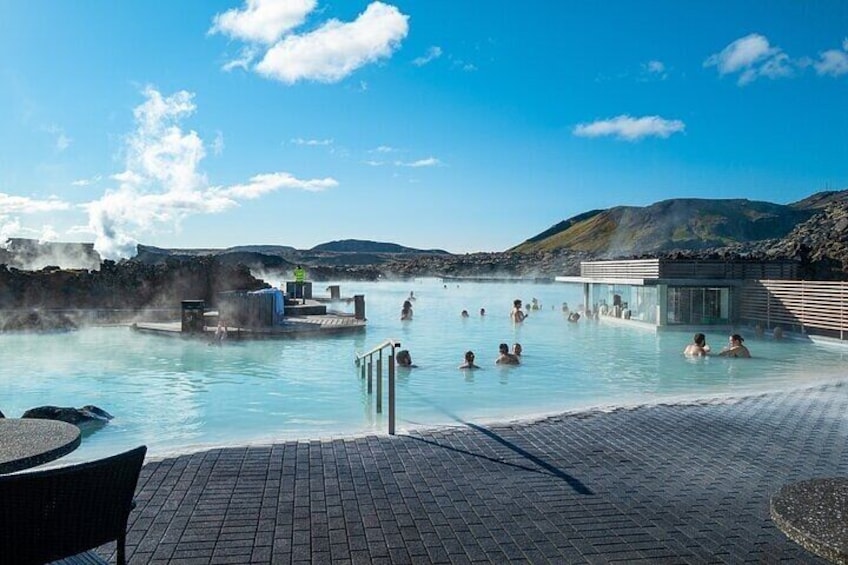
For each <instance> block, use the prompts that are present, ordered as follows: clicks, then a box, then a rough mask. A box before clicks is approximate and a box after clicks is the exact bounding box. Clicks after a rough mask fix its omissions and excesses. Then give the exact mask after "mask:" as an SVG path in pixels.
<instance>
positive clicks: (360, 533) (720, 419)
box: [104, 382, 848, 565]
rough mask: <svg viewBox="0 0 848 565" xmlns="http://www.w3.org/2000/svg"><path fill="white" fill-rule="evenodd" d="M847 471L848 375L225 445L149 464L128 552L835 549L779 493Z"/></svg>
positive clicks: (136, 555) (350, 554)
mask: <svg viewBox="0 0 848 565" xmlns="http://www.w3.org/2000/svg"><path fill="white" fill-rule="evenodd" d="M834 475H848V382H846V383H842V384H834V385H827V386H823V387H818V388H814V389H810V390H805V391H798V392H790V393H776V394H768V395H762V396H756V397H750V398H745V399H742V400H739V401H735V402H720V401H714V402H704V403H701V404H696V405H675V406H671V405H659V406H643V407H639V408H633V409H621V410H617V411H613V412H608V413H601V412H589V413H582V414H574V415H564V416H559V417H555V418H551V419H547V420H543V421H540V422H536V423H532V424H516V425H503V426H492V427H482V426H478V425H474V424H468V425H467V426H465V427H462V428H455V429H441V430H434V431H427V432H416V433H412V434H410V435H402V436H396V437H365V438H360V439H345V440H334V441H324V442H318V441H313V442H291V443H283V444H279V445H272V446H267V447H250V448H232V449H216V450H212V451H207V452H203V453H197V454H194V455H186V456H182V457H178V458H175V459H167V460H163V461H159V462H153V463H148V464H147V465H145V467H144V469H143V470H142V475H141V479H140V482H139V489H138V495H137V499H138V503H139V505H138V507H137V509H136V510H135V511H134V512H133V514H132V516H131V518H130V531H129V536H128V554H129V556H130V558H131V563H132V564H141V563H171V564H186V565H188V564H207V563H210V564H211V563H309V562H311V563H330V562H332V563H615V562H622V563H632V562H637V561H642V562H646V563H742V562H756V563H775V562H779V561H786V562H791V563H821V561H820V560H819V559H817V558H816V557H814V556H813V555H811V554H809V553H807V552H806V551H805V550H803V549H802V548H801V547H800V546H798V545H796V544H795V543H793V542H791V541H789V540H788V539H787V538H786V537H784V535H783V534H782V533H781V532H780V531H779V530H778V529H777V528H776V527H775V526H774V524H773V523H772V522H771V520H770V519H769V497H770V496H771V495H772V494H773V493H775V492H776V491H777V490H778V489H779V488H780V487H781V486H782V485H784V484H786V483H788V482H794V481H798V480H801V479H807V478H813V477H821V476H834ZM106 549H107V553H106V554H104V555H108V546H107V548H106ZM112 558H113V559H114V555H113V556H112Z"/></svg>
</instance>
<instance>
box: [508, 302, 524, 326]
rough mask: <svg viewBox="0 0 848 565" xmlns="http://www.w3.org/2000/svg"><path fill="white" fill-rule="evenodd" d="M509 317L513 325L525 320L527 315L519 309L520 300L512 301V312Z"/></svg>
mask: <svg viewBox="0 0 848 565" xmlns="http://www.w3.org/2000/svg"><path fill="white" fill-rule="evenodd" d="M509 316H510V318H512V321H513V322H515V323H520V322H523V321H524V320H525V318H527V314H525V313H524V311H523V310H522V309H521V299H519V298H516V299H515V300H513V301H512V312H510V314H509Z"/></svg>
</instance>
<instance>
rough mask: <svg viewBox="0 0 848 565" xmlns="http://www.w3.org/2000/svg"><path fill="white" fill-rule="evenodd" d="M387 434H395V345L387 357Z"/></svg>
mask: <svg viewBox="0 0 848 565" xmlns="http://www.w3.org/2000/svg"><path fill="white" fill-rule="evenodd" d="M389 435H390V436H393V435H395V347H394V345H392V356H391V357H389Z"/></svg>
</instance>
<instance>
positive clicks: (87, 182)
mask: <svg viewBox="0 0 848 565" xmlns="http://www.w3.org/2000/svg"><path fill="white" fill-rule="evenodd" d="M102 179H103V177H102V176H101V175H95V176H93V177H91V178H90V179H77V180H75V181H71V186H90V185H92V184H94V183H97V182H100V181H101V180H102Z"/></svg>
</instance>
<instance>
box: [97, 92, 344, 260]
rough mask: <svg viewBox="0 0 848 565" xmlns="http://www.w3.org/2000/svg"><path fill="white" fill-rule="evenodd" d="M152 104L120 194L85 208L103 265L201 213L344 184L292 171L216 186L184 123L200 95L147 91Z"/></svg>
mask: <svg viewBox="0 0 848 565" xmlns="http://www.w3.org/2000/svg"><path fill="white" fill-rule="evenodd" d="M144 95H145V97H146V100H145V102H144V103H142V104H141V105H140V106H138V107H137V108H136V109H135V110H134V112H133V113H134V116H135V122H136V129H135V131H134V132H133V133H131V134H130V135H129V136H128V137H127V140H126V145H127V147H126V169H125V170H124V171H123V172H121V173H119V174H116V175H114V176H113V177H112V179H113V180H115V181H117V182H118V186H117V188H112V189H109V190H107V191H106V192H105V193H104V194H103V196H101V197H100V198H99V199H98V200H95V201H92V202H89V203H88V204H85V205H84V207H85V209H86V210H87V211H88V227H89V229H90V230H91V231H92V232H93V233H94V236H95V240H94V249H95V250H96V251H97V252H98V253H99V254H100V256H101V257H103V258H104V259H113V260H116V259H125V258H129V257H132V256H134V255H135V254H136V251H137V244H138V240H137V237H138V236H139V235H141V234H146V233H153V232H156V231H159V230H161V229H163V228H165V229H167V230H172V229H178V228H179V226H180V223H181V222H182V221H183V220H184V219H185V218H186V217H188V216H191V215H194V214H216V213H220V212H223V211H225V210H228V209H230V208H233V207H235V206H237V205H238V200H244V199H253V198H258V197H260V196H263V195H265V194H268V193H271V192H274V191H276V190H279V189H282V188H293V189H300V190H309V191H318V190H324V189H326V188H331V187H335V186H338V182H336V180H335V179H332V178H324V179H312V180H301V179H298V178H296V177H294V176H293V175H291V174H290V173H286V172H276V173H265V174H259V175H256V176H254V177H252V178H251V179H250V181H249V182H248V183H247V184H237V185H234V186H229V187H220V186H210V185H209V181H208V179H207V178H206V175H205V174H203V173H202V172H201V171H200V168H199V166H200V162H201V161H202V160H203V158H204V157H205V156H206V150H205V148H204V144H203V141H202V140H201V139H200V136H199V135H198V134H197V132H195V131H188V132H186V131H183V129H182V128H181V127H180V123H181V121H182V120H184V119H185V118H187V117H189V116H191V115H192V114H193V113H194V111H195V109H196V106H195V104H194V95H193V94H192V93H189V92H186V91H180V92H177V93H176V94H173V95H171V96H168V97H165V96H163V95H162V94H161V93H159V92H158V91H156V90H155V89H153V88H151V87H148V88H146V89H145V90H144Z"/></svg>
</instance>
